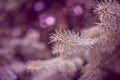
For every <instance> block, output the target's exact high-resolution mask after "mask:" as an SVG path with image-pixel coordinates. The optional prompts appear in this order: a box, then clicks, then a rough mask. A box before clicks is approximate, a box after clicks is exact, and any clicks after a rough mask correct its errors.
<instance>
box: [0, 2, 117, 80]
mask: <svg viewBox="0 0 120 80" xmlns="http://www.w3.org/2000/svg"><path fill="white" fill-rule="evenodd" d="M95 5H96V1H95V0H0V80H39V78H38V77H36V76H35V75H34V76H33V74H29V73H28V72H27V71H25V70H24V67H25V63H26V62H28V61H30V60H37V59H40V60H45V59H50V58H53V57H55V56H54V55H52V54H51V44H49V34H50V33H52V32H54V30H55V29H69V30H74V31H77V32H80V30H81V29H83V28H88V27H92V26H94V25H95V24H94V23H95V22H97V18H96V15H95V14H94V13H93V9H94V7H95ZM112 75H113V76H114V74H112ZM115 76H116V77H118V76H117V75H115ZM106 80H107V79H106ZM114 80H116V79H114Z"/></svg>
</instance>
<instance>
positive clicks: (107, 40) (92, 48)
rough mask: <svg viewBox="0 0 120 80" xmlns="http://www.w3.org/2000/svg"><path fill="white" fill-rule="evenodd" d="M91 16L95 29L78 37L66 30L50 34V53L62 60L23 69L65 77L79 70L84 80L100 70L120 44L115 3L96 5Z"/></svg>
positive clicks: (119, 8) (31, 64) (119, 14)
mask: <svg viewBox="0 0 120 80" xmlns="http://www.w3.org/2000/svg"><path fill="white" fill-rule="evenodd" d="M94 12H95V13H96V14H97V15H98V19H99V21H100V22H99V23H97V26H96V27H94V28H90V29H86V30H83V31H81V34H80V33H76V32H74V31H69V30H67V31H62V30H56V32H55V33H53V34H51V36H50V43H53V50H52V52H53V54H58V55H62V56H59V57H57V58H54V59H51V60H45V61H32V62H29V63H28V64H27V69H28V70H32V71H38V72H39V73H42V72H48V74H50V73H51V72H52V73H54V74H55V73H58V72H60V73H62V74H65V75H69V74H75V72H76V71H77V70H81V72H83V75H82V76H85V77H88V79H86V78H85V80H89V76H88V75H89V74H91V72H94V70H95V71H96V69H97V68H100V67H101V66H104V63H103V61H105V60H106V58H108V55H109V56H110V55H112V54H115V53H113V51H115V49H116V46H118V45H119V44H120V35H119V34H120V24H119V23H120V5H119V3H118V2H117V1H116V0H104V1H101V2H98V5H97V7H96V8H95V10H94ZM110 53H112V54H110ZM66 54H67V55H66ZM68 54H69V55H68ZM93 61H95V62H94V63H93ZM85 63H86V64H85ZM83 64H85V65H83ZM105 64H106V61H105ZM89 71H90V72H89ZM69 76H71V75H69ZM82 76H81V77H82ZM45 77H47V75H46V76H45ZM43 80H44V79H43ZM82 80H84V79H82Z"/></svg>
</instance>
